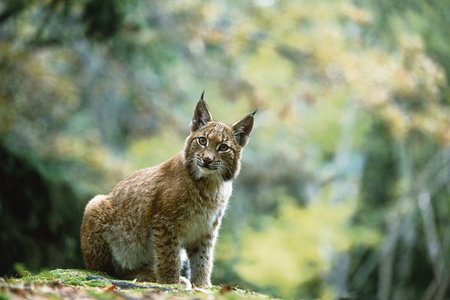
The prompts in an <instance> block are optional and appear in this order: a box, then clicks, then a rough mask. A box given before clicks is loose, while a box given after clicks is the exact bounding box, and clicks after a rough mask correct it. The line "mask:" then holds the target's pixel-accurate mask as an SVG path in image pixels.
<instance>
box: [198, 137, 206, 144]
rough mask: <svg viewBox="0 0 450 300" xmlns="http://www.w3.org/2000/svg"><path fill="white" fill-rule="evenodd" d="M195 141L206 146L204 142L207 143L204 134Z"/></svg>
mask: <svg viewBox="0 0 450 300" xmlns="http://www.w3.org/2000/svg"><path fill="white" fill-rule="evenodd" d="M197 142H198V143H199V144H200V145H202V146H206V144H207V143H208V140H207V139H206V138H205V137H204V136H201V137H199V138H198V139H197Z"/></svg>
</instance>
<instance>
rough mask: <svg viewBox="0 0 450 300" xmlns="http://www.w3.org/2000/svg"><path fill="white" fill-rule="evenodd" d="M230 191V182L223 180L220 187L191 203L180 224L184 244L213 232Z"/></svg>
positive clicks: (193, 241)
mask: <svg viewBox="0 0 450 300" xmlns="http://www.w3.org/2000/svg"><path fill="white" fill-rule="evenodd" d="M231 191H232V186H231V182H225V183H223V184H222V185H221V187H220V189H219V190H218V191H217V192H216V193H214V194H212V195H207V196H206V197H205V198H203V199H198V200H199V201H198V202H196V204H195V205H192V207H191V211H190V213H189V214H188V215H187V216H186V219H185V221H184V222H183V224H182V240H183V244H184V245H189V244H192V243H195V242H196V241H197V240H198V239H201V238H203V237H205V236H206V235H208V234H214V233H215V232H216V231H217V230H218V227H219V226H220V223H221V219H222V217H223V214H224V212H225V209H226V207H227V204H228V199H229V198H230V195H231Z"/></svg>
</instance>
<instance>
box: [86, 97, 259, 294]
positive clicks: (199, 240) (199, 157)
mask: <svg viewBox="0 0 450 300" xmlns="http://www.w3.org/2000/svg"><path fill="white" fill-rule="evenodd" d="M253 119H254V113H253V114H249V115H247V116H245V117H244V118H243V119H241V120H240V121H238V122H236V123H235V124H233V125H231V126H230V125H227V124H225V123H222V122H217V121H214V120H212V117H211V113H210V111H209V108H208V106H207V104H206V102H205V101H204V100H203V94H202V97H201V99H200V101H199V102H198V104H197V106H196V108H195V111H194V117H193V119H192V123H191V134H190V135H189V136H188V137H187V139H186V141H185V145H184V149H183V151H181V152H180V153H178V154H177V155H175V156H174V157H172V158H171V159H169V160H168V161H166V162H163V163H162V164H160V165H158V166H155V167H151V168H147V169H143V170H139V171H136V172H134V173H133V174H131V175H130V176H128V177H127V178H125V179H123V180H122V181H120V182H119V183H118V184H117V185H116V186H115V187H114V189H113V190H112V191H111V193H109V194H108V195H97V196H96V197H94V198H93V199H92V200H91V201H89V203H88V204H87V205H86V208H85V212H84V216H83V223H82V225H81V232H80V235H81V250H82V254H83V258H84V262H85V265H86V268H87V269H90V270H95V271H103V272H106V273H109V274H111V275H114V276H117V277H121V278H125V279H138V280H141V281H144V280H145V281H157V282H160V283H177V282H179V280H180V270H181V253H182V252H183V251H184V250H185V252H186V253H187V257H188V260H189V266H190V274H191V278H190V279H191V281H192V283H194V284H195V285H197V286H209V285H210V284H211V279H210V278H211V272H212V268H213V251H214V245H215V242H216V239H217V234H218V230H219V227H220V224H221V221H222V217H223V215H224V212H225V209H226V207H227V203H228V199H229V198H230V195H231V192H232V179H234V178H235V177H236V176H237V175H238V173H239V170H240V157H241V151H242V149H243V147H244V146H245V144H246V143H247V141H248V136H249V134H250V132H251V130H252V127H253Z"/></svg>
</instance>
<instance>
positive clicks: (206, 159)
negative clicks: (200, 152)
mask: <svg viewBox="0 0 450 300" xmlns="http://www.w3.org/2000/svg"><path fill="white" fill-rule="evenodd" d="M202 160H203V163H204V164H205V166H208V165H209V164H211V163H212V161H213V160H212V159H211V158H210V157H208V156H205V157H203V159H202Z"/></svg>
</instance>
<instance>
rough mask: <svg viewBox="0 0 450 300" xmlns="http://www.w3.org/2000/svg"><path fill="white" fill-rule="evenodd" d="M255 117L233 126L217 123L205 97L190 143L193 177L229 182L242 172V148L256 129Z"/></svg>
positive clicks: (196, 114)
mask: <svg viewBox="0 0 450 300" xmlns="http://www.w3.org/2000/svg"><path fill="white" fill-rule="evenodd" d="M253 116H254V113H253V114H249V115H247V116H245V117H244V118H243V119H241V120H240V121H238V122H236V123H235V124H233V125H231V126H230V125H227V124H225V123H222V122H217V121H213V120H212V117H211V113H210V111H209V109H208V106H207V104H206V102H205V101H204V100H203V94H202V97H201V99H200V101H199V102H198V104H197V107H196V108H195V112H194V118H193V119H192V123H191V134H190V135H189V137H188V138H187V140H186V145H185V161H186V166H187V168H188V170H189V172H190V174H191V176H192V177H194V178H195V179H200V178H213V179H214V178H216V179H220V180H222V181H228V180H231V179H233V178H235V177H236V176H237V175H238V173H239V169H240V157H241V151H242V148H243V147H244V146H245V144H246V143H247V141H248V136H249V134H250V132H251V130H252V127H253Z"/></svg>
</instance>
